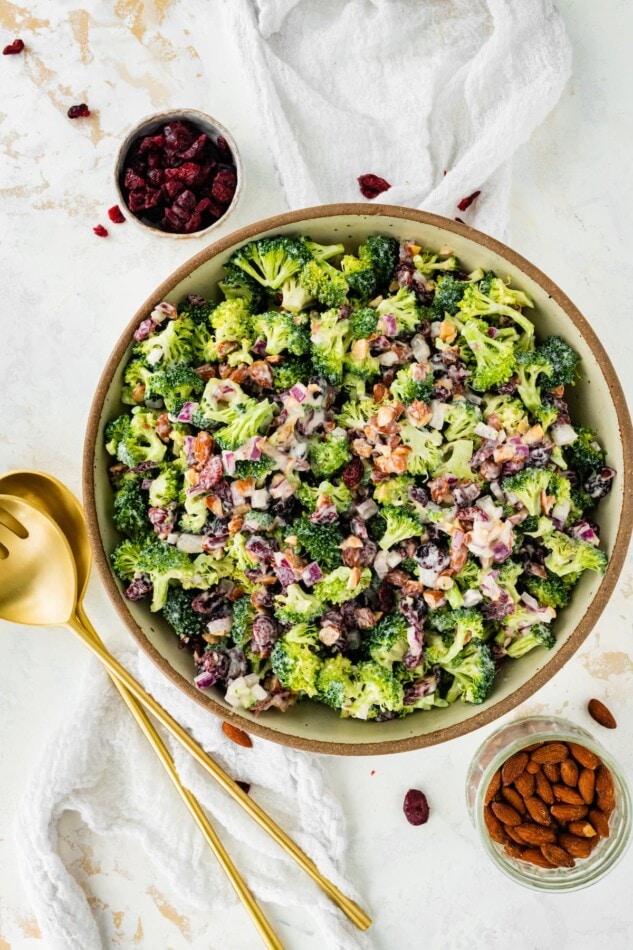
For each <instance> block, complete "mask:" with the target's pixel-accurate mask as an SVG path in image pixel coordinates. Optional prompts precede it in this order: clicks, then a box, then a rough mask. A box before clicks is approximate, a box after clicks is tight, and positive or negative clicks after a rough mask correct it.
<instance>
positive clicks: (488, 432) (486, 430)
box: [475, 422, 499, 441]
mask: <svg viewBox="0 0 633 950" xmlns="http://www.w3.org/2000/svg"><path fill="white" fill-rule="evenodd" d="M475 435H480V436H481V437H482V439H493V440H495V441H496V440H497V439H498V437H499V432H498V430H497V429H493V427H492V426H487V425H486V423H485V422H478V423H477V425H476V426H475Z"/></svg>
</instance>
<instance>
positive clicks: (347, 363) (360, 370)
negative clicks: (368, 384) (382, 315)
mask: <svg viewBox="0 0 633 950" xmlns="http://www.w3.org/2000/svg"><path fill="white" fill-rule="evenodd" d="M344 367H345V369H346V370H347V371H348V372H349V373H351V374H352V375H353V376H358V377H359V379H363V380H368V379H375V378H376V376H379V375H380V363H379V362H378V358H377V357H376V356H372V355H371V354H370V352H369V340H355V341H354V343H353V344H352V348H351V350H350V352H349V353H348V354H347V355H346V356H345V360H344Z"/></svg>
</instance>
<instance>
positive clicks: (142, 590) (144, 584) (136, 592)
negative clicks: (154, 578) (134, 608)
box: [125, 574, 152, 600]
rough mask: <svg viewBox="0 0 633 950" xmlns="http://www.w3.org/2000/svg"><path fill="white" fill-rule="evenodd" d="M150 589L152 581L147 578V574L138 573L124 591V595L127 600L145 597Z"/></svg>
mask: <svg viewBox="0 0 633 950" xmlns="http://www.w3.org/2000/svg"><path fill="white" fill-rule="evenodd" d="M151 591H152V582H151V581H150V579H149V576H148V575H147V574H140V575H139V576H138V577H135V578H134V580H133V581H132V583H131V584H130V586H129V587H128V589H127V590H126V591H125V596H126V597H127V599H128V600H141V599H142V598H143V597H147V595H148V594H150V593H151Z"/></svg>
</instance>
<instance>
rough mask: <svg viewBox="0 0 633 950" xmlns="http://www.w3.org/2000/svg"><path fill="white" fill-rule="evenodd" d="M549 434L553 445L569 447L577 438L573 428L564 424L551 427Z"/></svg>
mask: <svg viewBox="0 0 633 950" xmlns="http://www.w3.org/2000/svg"><path fill="white" fill-rule="evenodd" d="M550 434H551V436H552V442H553V443H554V445H571V443H572V442H575V441H576V439H577V438H578V436H577V435H576V432H575V430H574V428H573V426H570V425H569V423H566V422H563V423H560V424H558V425H553V426H552V428H551V429H550Z"/></svg>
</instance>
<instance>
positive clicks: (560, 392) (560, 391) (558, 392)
mask: <svg viewBox="0 0 633 950" xmlns="http://www.w3.org/2000/svg"><path fill="white" fill-rule="evenodd" d="M551 393H552V396H556V398H557V399H560V398H561V396H564V395H565V387H564V386H556V387H555V388H554V389H552V390H551Z"/></svg>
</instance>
